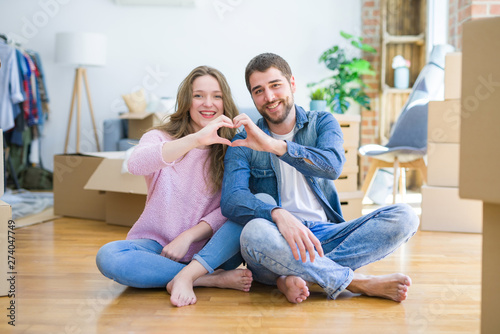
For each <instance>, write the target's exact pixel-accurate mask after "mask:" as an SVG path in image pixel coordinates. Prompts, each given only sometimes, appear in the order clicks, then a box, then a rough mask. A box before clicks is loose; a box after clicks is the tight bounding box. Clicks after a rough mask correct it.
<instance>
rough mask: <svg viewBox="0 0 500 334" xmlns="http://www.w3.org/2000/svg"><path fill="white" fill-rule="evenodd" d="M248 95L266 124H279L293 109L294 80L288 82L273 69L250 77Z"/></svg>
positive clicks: (256, 72)
mask: <svg viewBox="0 0 500 334" xmlns="http://www.w3.org/2000/svg"><path fill="white" fill-rule="evenodd" d="M249 82H250V93H251V94H252V98H253V102H254V104H255V107H256V108H257V110H258V111H259V113H260V114H261V115H262V117H264V118H265V119H266V120H267V121H268V122H270V123H273V124H280V123H282V122H283V121H284V120H286V119H287V117H288V115H289V114H290V111H291V110H292V108H293V107H294V101H293V93H295V89H296V87H295V79H294V77H293V76H292V77H291V78H290V82H288V80H287V79H286V78H285V76H284V75H283V74H282V73H281V71H280V70H278V69H277V68H275V67H271V68H269V69H268V70H266V71H265V72H258V71H255V72H253V73H252V74H251V75H250V78H249Z"/></svg>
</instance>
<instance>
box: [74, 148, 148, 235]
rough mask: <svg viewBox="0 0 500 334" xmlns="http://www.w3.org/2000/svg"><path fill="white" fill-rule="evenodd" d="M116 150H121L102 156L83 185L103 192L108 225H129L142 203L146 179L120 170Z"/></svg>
mask: <svg viewBox="0 0 500 334" xmlns="http://www.w3.org/2000/svg"><path fill="white" fill-rule="evenodd" d="M117 153H124V152H113V155H108V157H107V158H104V159H103V160H102V161H101V163H100V164H99V166H97V168H96V169H95V171H94V172H93V173H92V175H91V176H90V178H89V179H88V181H87V183H86V184H85V186H84V187H83V188H84V189H85V190H94V191H99V192H105V197H106V206H105V218H106V222H107V223H108V224H115V225H123V226H132V225H133V224H134V223H135V222H136V221H137V219H138V218H139V216H140V215H141V213H142V211H143V210H144V205H145V204H146V195H147V193H148V191H147V186H146V181H145V180H144V177H143V176H138V175H132V174H130V173H122V165H123V161H124V157H120V156H119V155H117Z"/></svg>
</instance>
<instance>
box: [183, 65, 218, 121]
mask: <svg viewBox="0 0 500 334" xmlns="http://www.w3.org/2000/svg"><path fill="white" fill-rule="evenodd" d="M223 114H224V103H223V100H222V90H221V88H220V85H219V82H218V81H217V79H215V78H214V77H213V76H211V75H204V76H201V77H198V78H196V79H195V80H194V81H193V96H192V100H191V108H190V109H189V115H190V116H191V126H192V127H193V129H194V131H199V130H201V129H202V128H204V127H205V126H206V125H207V124H208V123H209V122H210V121H212V120H214V119H216V118H217V117H219V116H220V115H223Z"/></svg>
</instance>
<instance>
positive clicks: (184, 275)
mask: <svg viewBox="0 0 500 334" xmlns="http://www.w3.org/2000/svg"><path fill="white" fill-rule="evenodd" d="M191 263H193V264H194V265H192V266H191V267H189V268H188V267H186V268H184V269H183V270H181V271H180V272H179V273H178V274H177V275H176V276H175V277H174V278H173V279H172V280H171V281H170V282H168V284H167V291H168V293H170V302H171V303H172V305H174V306H177V307H181V306H187V305H192V304H195V303H196V301H197V300H196V295H195V293H194V291H193V287H194V286H205V287H214V288H222V289H235V290H241V291H249V290H250V286H251V285H252V280H253V279H252V272H251V271H250V270H248V269H234V270H229V271H225V270H222V269H219V270H216V271H214V272H213V273H212V274H209V275H208V274H207V275H202V276H199V274H200V273H202V272H203V271H202V270H199V268H198V270H197V269H196V267H197V266H201V265H199V263H198V262H195V261H193V262H191ZM205 272H206V271H205ZM198 276H199V277H198Z"/></svg>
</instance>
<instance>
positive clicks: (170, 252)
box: [160, 233, 192, 262]
mask: <svg viewBox="0 0 500 334" xmlns="http://www.w3.org/2000/svg"><path fill="white" fill-rule="evenodd" d="M191 243H192V241H191V240H190V238H189V236H188V235H187V234H184V233H181V234H179V235H178V236H177V238H175V239H174V240H172V242H170V243H169V244H167V245H166V246H165V247H163V250H162V251H161V254H160V255H161V256H165V257H166V258H167V259H170V260H172V261H176V262H179V261H180V260H181V259H182V258H183V257H184V256H185V255H186V254H187V252H188V250H189V247H190V246H191Z"/></svg>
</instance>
